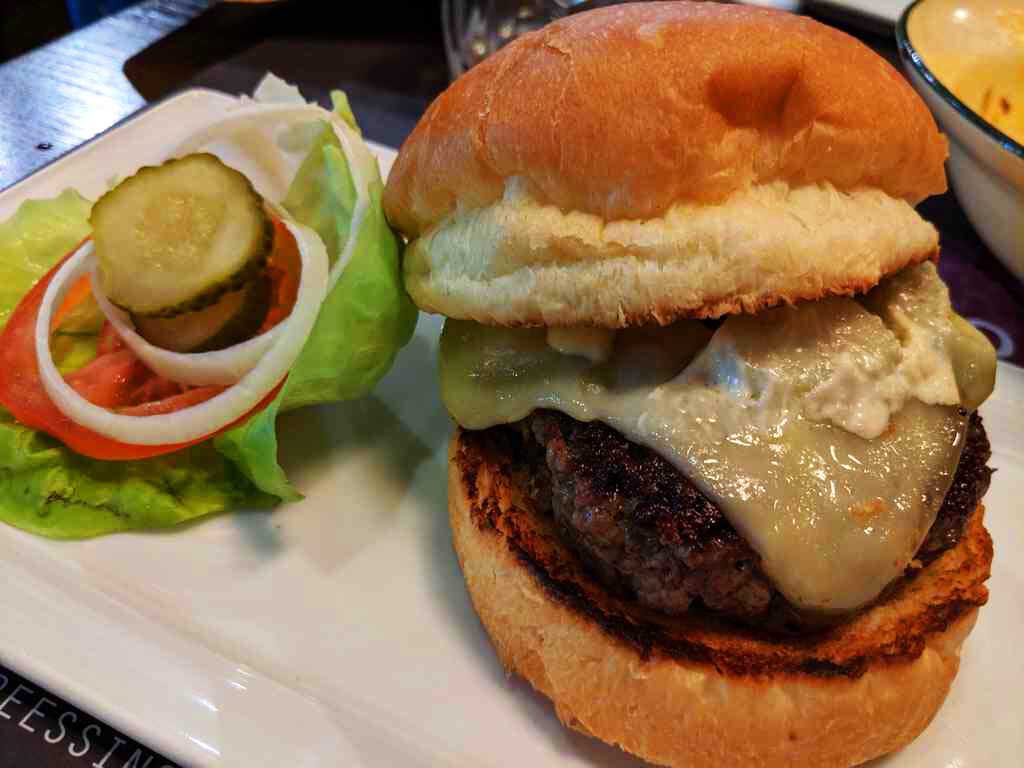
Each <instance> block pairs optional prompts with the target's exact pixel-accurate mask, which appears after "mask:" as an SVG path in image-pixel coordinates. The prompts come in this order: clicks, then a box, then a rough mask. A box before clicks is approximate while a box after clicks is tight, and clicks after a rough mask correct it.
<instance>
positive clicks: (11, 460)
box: [0, 409, 277, 539]
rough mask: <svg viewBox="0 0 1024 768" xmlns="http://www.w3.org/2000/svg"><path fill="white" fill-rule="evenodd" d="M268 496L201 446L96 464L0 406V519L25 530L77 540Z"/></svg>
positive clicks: (174, 521)
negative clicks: (17, 420) (23, 424)
mask: <svg viewBox="0 0 1024 768" xmlns="http://www.w3.org/2000/svg"><path fill="white" fill-rule="evenodd" d="M276 501H277V499H275V498H273V497H271V496H267V495H265V494H262V493H260V492H259V491H257V490H256V489H255V488H253V486H252V484H251V483H250V482H249V481H248V480H247V479H246V478H245V477H244V476H243V475H242V474H241V472H239V471H238V469H237V468H236V467H235V466H234V465H233V464H232V463H231V462H230V461H228V460H226V459H225V458H223V457H222V456H220V455H219V454H218V453H217V451H216V450H214V448H213V446H212V445H210V444H209V443H204V444H201V445H198V446H195V447H194V448H190V449H188V450H185V451H179V452H177V453H173V454H170V455H168V456H162V457H158V458H153V459H146V460H144V461H128V462H114V461H96V460H95V459H88V458H85V457H83V456H79V455H78V454H76V453H74V452H73V451H70V450H69V449H67V448H65V447H64V446H63V445H61V444H60V443H59V442H58V441H56V440H54V439H53V438H51V437H49V436H48V435H45V434H43V433H42V432H36V431H35V430H33V429H29V428H28V427H23V426H21V425H20V424H18V423H17V422H15V421H14V419H13V418H12V417H11V415H10V414H9V413H8V412H7V411H5V410H3V409H0V518H2V519H3V520H4V522H6V523H9V524H11V525H14V526H17V527H18V528H22V529H24V530H27V531H31V532H32V533H37V534H41V535H43V536H49V537H51V538H59V539H81V538H87V537H90V536H100V535H103V534H108V533H115V532H117V531H130V530H149V529H156V528H168V527H170V526H174V525H178V524H180V523H183V522H186V521H188V520H192V519H194V518H197V517H202V516H205V515H209V514H213V513H215V512H224V511H228V510H231V509H237V508H239V507H265V506H269V505H270V504H272V503H274V502H276Z"/></svg>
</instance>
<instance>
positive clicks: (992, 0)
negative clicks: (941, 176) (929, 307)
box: [896, 0, 1024, 280]
mask: <svg viewBox="0 0 1024 768" xmlns="http://www.w3.org/2000/svg"><path fill="white" fill-rule="evenodd" d="M1019 2H1020V0H917V2H915V3H914V4H913V5H911V6H910V7H909V8H907V9H906V11H904V13H903V16H902V17H901V18H900V20H899V23H898V24H897V26H896V38H897V42H898V44H899V52H900V59H901V60H902V62H903V67H904V69H905V70H906V72H907V75H908V77H909V78H910V82H911V83H912V84H913V86H914V88H915V89H916V90H917V92H918V93H919V94H921V96H922V97H923V98H924V100H925V102H926V103H927V104H928V106H929V108H930V109H931V110H932V112H933V113H934V114H935V116H936V119H937V120H938V122H939V125H940V126H941V128H942V130H943V131H944V132H945V134H946V135H947V137H948V138H949V165H948V169H949V176H950V181H951V183H952V186H953V191H954V192H955V193H956V196H957V199H958V200H959V201H960V205H961V206H962V207H963V209H964V211H965V212H966V213H967V217H968V218H969V219H970V221H971V223H972V224H973V225H974V228H975V229H976V230H977V231H978V233H979V234H980V235H981V238H982V239H983V240H984V241H985V243H986V244H987V245H988V246H989V248H991V249H992V251H993V252H994V253H995V254H996V256H998V257H999V259H1000V260H1001V261H1002V262H1003V263H1004V264H1006V266H1007V267H1009V268H1010V270H1011V271H1012V272H1013V273H1014V274H1015V275H1017V277H1018V278H1020V279H1021V280H1024V146H1022V145H1021V144H1020V143H1019V142H1018V141H1015V140H1014V139H1013V138H1011V137H1010V136H1008V135H1006V134H1005V133H1003V132H1002V131H1001V130H999V129H998V128H996V127H995V126H994V125H992V123H990V122H988V121H987V120H985V119H984V118H983V117H982V116H981V114H979V112H978V111H975V110H974V109H972V108H971V107H969V106H967V104H965V103H964V101H972V103H974V102H975V101H976V99H973V100H972V97H975V96H977V94H976V93H971V89H972V88H977V87H982V88H983V89H989V90H990V91H991V94H990V98H995V99H999V98H1001V96H1000V89H1004V90H1005V89H1009V88H1012V89H1015V90H1016V84H1017V83H1019V80H1017V83H1015V82H1014V81H1013V79H1014V78H1019V77H1020V74H1019V72H1020V69H1021V68H1024V50H1021V48H1019V47H1018V48H1014V47H1013V46H1014V40H1016V45H1018V46H1020V45H1024V27H1022V29H1021V30H1020V31H1019V37H1015V36H1016V35H1017V34H1018V31H1017V30H1013V29H1008V28H1007V24H1006V19H1007V17H1008V10H1009V14H1014V15H1015V14H1017V13H1020V9H1021V6H1020V4H1019ZM1012 9H1016V10H1012ZM1018 18H1019V21H1020V22H1024V14H1022V15H1021V16H1020V17H1018ZM1014 21H1017V18H1015V19H1014ZM1018 60H1020V61H1021V62H1022V63H1020V64H1017V63H1015V62H1016V61H1018ZM979 78H980V79H981V80H983V81H984V82H983V83H981V84H980V85H979V82H976V81H978V80H979ZM989 81H991V82H989ZM1019 90H1020V91H1021V93H1020V98H1018V99H1015V100H1014V101H1015V103H1014V106H1013V108H1014V109H1016V110H1024V103H1022V102H1024V88H1022V89H1019ZM953 91H956V92H957V93H958V94H959V95H960V96H961V97H963V98H964V101H961V99H960V98H958V97H957V96H955V95H953Z"/></svg>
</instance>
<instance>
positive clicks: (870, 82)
mask: <svg viewBox="0 0 1024 768" xmlns="http://www.w3.org/2000/svg"><path fill="white" fill-rule="evenodd" d="M945 156H946V142H945V140H944V139H943V138H942V136H941V135H940V134H939V133H938V131H937V129H936V126H935V123H934V121H933V119H932V117H931V115H930V114H929V112H928V110H927V109H926V107H925V106H924V104H923V103H922V102H921V101H920V100H919V99H918V97H917V96H916V95H915V94H914V92H913V90H912V89H911V88H910V86H909V85H908V84H907V83H906V82H905V81H904V80H903V79H902V78H901V77H900V75H899V74H898V73H897V72H895V71H894V70H893V69H892V67H890V66H889V64H887V63H886V62H885V61H884V60H883V59H881V58H880V57H879V56H877V55H876V54H874V53H873V52H872V51H870V50H869V49H868V48H866V47H865V46H864V45H862V44H861V43H859V42H858V41H856V40H855V39H853V38H851V37H849V36H848V35H845V34H843V33H842V32H839V31H837V30H834V29H831V28H829V27H826V26H824V25H822V24H819V23H817V22H814V21H812V20H810V19H807V18H802V17H798V16H794V15H791V14H785V13H778V12H773V11H767V10H763V9H757V8H748V7H739V6H722V5H716V4H711V3H702V4H693V3H686V2H671V3H641V4H627V5H622V6H613V7H610V8H604V9H598V10H594V11H590V12H587V13H582V14H577V15H573V16H571V17H568V18H567V19H564V20H562V21H559V22H556V23H553V24H550V25H549V26H547V27H544V28H543V29H541V30H539V31H537V32H535V33H532V34H528V35H525V36H524V37H522V38H520V39H518V40H516V41H514V42H513V43H511V44H510V45H508V46H506V47H505V48H503V49H502V50H501V51H499V52H498V53H496V54H495V55H494V56H492V57H491V58H489V59H487V60H485V61H484V62H483V63H481V64H479V65H477V66H476V67H474V68H473V69H472V70H471V71H470V72H468V73H467V74H466V75H464V76H463V77H462V78H460V79H459V80H458V81H456V82H455V83H454V84H453V85H452V86H451V87H450V88H449V89H448V90H447V91H446V92H445V93H443V94H442V95H441V96H440V97H439V98H438V99H437V100H436V101H435V102H434V103H433V104H432V105H431V107H430V108H429V109H428V110H427V112H426V114H425V115H424V116H423V118H422V119H421V121H420V123H419V124H418V125H417V127H416V129H415V130H414V131H413V133H412V134H411V135H410V136H409V138H408V139H407V140H406V142H405V144H404V145H403V147H402V150H401V152H400V154H399V157H398V159H397V161H396V163H395V165H394V168H393V169H392V171H391V175H390V177H389V179H388V185H387V189H386V191H385V194H384V206H385V210H386V212H387V215H388V217H389V219H390V221H391V222H392V224H394V225H395V226H396V227H397V228H398V229H400V230H401V231H402V232H403V233H404V234H406V235H407V236H408V237H409V238H410V239H413V240H415V239H416V238H420V241H419V242H414V243H413V248H412V250H411V251H410V253H409V256H408V258H407V265H406V266H407V270H406V278H407V284H408V286H409V288H410V290H411V291H412V293H413V297H414V298H415V299H416V300H417V302H418V303H419V304H420V305H421V306H422V307H423V308H425V309H428V310H433V311H438V312H443V313H445V314H449V315H452V316H457V317H471V318H475V319H478V320H482V321H485V322H495V323H503V324H532V325H538V324H548V325H571V324H577V323H586V324H592V325H608V326H615V327H619V326H623V325H628V324H635V323H640V322H650V321H652V320H653V321H657V322H670V321H671V320H673V319H675V318H677V317H681V316H714V315H718V314H723V313H725V312H734V311H756V310H757V309H759V308H760V307H762V306H766V305H770V304H774V303H778V302H779V301H796V300H799V299H811V298H816V297H818V296H822V295H827V294H829V293H848V292H850V291H853V290H859V289H863V288H865V287H870V285H873V284H874V282H877V280H878V279H880V277H881V276H882V275H884V274H887V273H889V272H892V271H895V270H896V269H899V268H900V267H902V266H905V265H906V264H909V263H913V262H915V261H920V260H921V259H924V258H927V257H929V256H932V255H934V253H935V251H936V248H937V236H936V233H935V231H934V229H933V228H932V227H930V225H928V224H926V223H925V222H923V221H922V220H921V219H920V218H919V217H918V216H917V214H916V213H915V212H914V211H913V209H912V207H911V205H912V204H914V203H916V202H918V201H920V200H921V199H922V198H924V197H926V196H928V195H930V194H934V193H938V192H942V191H944V190H945V188H946V182H945V175H944V172H943V161H944V158H945ZM751 212H753V213H754V215H756V214H757V213H758V212H761V213H762V214H764V215H762V216H761V217H760V218H761V219H765V220H767V219H771V221H767V223H765V222H762V221H758V222H756V224H747V225H744V223H743V222H742V221H741V220H740V219H742V218H743V217H744V216H745V215H747V214H749V213H751ZM769 213H770V214H773V215H772V216H768V214H769ZM775 214H779V215H775ZM695 216H696V220H694V219H695ZM773 222H774V223H773ZM837 222H838V223H837ZM776 224H777V226H776ZM822 226H825V228H826V230H827V231H825V232H821V231H820V229H821V227H822ZM837 251H842V252H843V253H842V254H841V256H840V259H841V263H840V264H838V265H837V264H835V263H834V262H835V256H836V252H837ZM574 286H575V287H574ZM616 286H619V287H618V289H617V290H616ZM604 289H610V290H611V293H606V295H605V296H604V297H603V298H602V299H595V298H593V296H592V291H594V290H604Z"/></svg>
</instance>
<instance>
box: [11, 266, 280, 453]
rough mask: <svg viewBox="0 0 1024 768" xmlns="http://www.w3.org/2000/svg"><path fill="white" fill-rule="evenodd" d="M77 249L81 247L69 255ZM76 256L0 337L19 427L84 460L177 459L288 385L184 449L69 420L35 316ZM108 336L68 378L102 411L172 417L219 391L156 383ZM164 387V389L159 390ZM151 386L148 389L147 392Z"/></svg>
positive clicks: (24, 304) (22, 306) (46, 279)
mask: <svg viewBox="0 0 1024 768" xmlns="http://www.w3.org/2000/svg"><path fill="white" fill-rule="evenodd" d="M75 250H77V246H76V248H75V249H73V250H72V251H71V253H74V251H75ZM71 253H69V254H68V255H67V256H65V257H64V258H63V259H61V261H60V263H59V264H57V265H56V266H55V267H54V268H53V269H51V270H50V271H49V272H48V273H47V274H46V275H45V276H43V277H42V278H41V279H40V280H39V282H37V283H36V284H35V285H34V286H33V287H32V290H30V291H29V292H28V293H27V294H25V297H24V298H23V299H22V300H21V302H20V303H19V304H18V306H17V307H16V308H15V309H14V312H13V313H12V314H11V316H10V318H9V319H8V321H7V325H6V326H5V327H4V329H3V333H2V334H0V404H3V405H4V407H6V408H7V409H8V410H9V411H10V412H11V414H12V415H13V416H14V418H15V419H17V420H18V421H19V422H20V423H22V424H24V425H25V426H27V427H32V428H33V429H38V430H40V431H42V432H46V433H47V434H49V435H52V436H53V437H55V438H57V439H58V440H60V441H61V442H62V443H64V444H65V445H66V446H68V447H69V448H70V449H71V450H73V451H75V452H76V453H80V454H82V455H84V456H89V457H91V458H94V459H106V460H111V461H128V460H134V459H144V458H148V457H151V456H160V455H162V454H166V453H172V452H174V451H179V450H181V449H183V448H187V447H188V446H190V445H195V444H197V443H200V442H203V441H204V440H207V439H209V438H211V437H213V436H214V435H216V434H219V433H220V432H223V431H225V430H228V429H231V428H232V427H234V426H236V425H237V424H240V423H241V422H243V421H245V420H246V419H247V418H249V416H250V415H252V414H253V413H256V412H258V411H260V410H262V409H263V408H265V407H266V406H267V405H268V404H270V402H271V401H273V399H274V398H275V397H277V393H278V392H279V391H280V389H281V386H282V385H283V384H284V381H283V380H282V381H281V382H280V383H279V384H278V385H277V386H276V387H274V389H273V390H272V391H270V392H269V393H267V395H266V396H265V397H264V398H263V399H262V400H261V401H260V402H259V403H258V404H257V405H256V407H255V408H253V409H252V410H251V411H249V412H248V413H246V414H245V415H244V416H242V417H241V418H239V419H237V420H235V421H234V422H232V423H231V424H228V425H227V426H225V427H223V428H222V429H220V430H216V431H214V432H211V433H210V434H209V435H206V436H204V437H201V438H199V439H197V440H193V441H190V442H187V443H168V444H165V445H132V444H130V443H122V442H119V441H117V440H112V439H110V438H109V437H105V436H104V435H101V434H99V433H97V432H94V431H92V430H91V429H88V428H87V427H83V426H82V425H80V424H78V423H76V422H75V421H73V420H71V419H70V418H69V417H68V416H67V415H65V414H64V413H63V412H62V411H61V410H60V409H59V408H57V406H56V405H54V404H53V401H52V400H50V397H49V395H47V394H46V390H45V389H44V388H43V382H42V379H41V378H40V376H39V364H38V360H37V359H36V348H35V328H36V317H37V316H38V314H39V307H40V305H41V304H42V301H43V296H44V295H45V293H46V288H47V286H49V284H50V282H51V281H52V280H53V276H54V275H55V274H56V273H57V270H59V269H60V268H61V266H63V264H64V262H65V261H67V259H68V258H70V256H71ZM76 287H77V286H76ZM72 290H75V289H74V288H73V289H72ZM79 299H80V297H79ZM108 325H109V324H108ZM104 331H105V333H102V334H101V337H100V343H99V356H98V357H97V358H96V359H95V360H93V362H91V363H89V364H88V365H86V366H84V367H83V368H82V369H80V370H79V371H76V372H75V373H74V374H72V375H71V376H69V377H68V381H69V383H70V384H71V386H73V387H74V388H75V389H76V390H77V391H78V392H79V393H80V394H82V395H83V396H84V397H86V398H87V399H88V400H90V401H92V402H95V403H97V404H98V405H104V406H106V407H115V408H118V410H119V411H120V412H122V413H130V414H133V415H139V416H148V415H155V414H158V413H173V412H175V411H177V410H181V409H182V408H186V407H189V406H191V405H196V404H197V403H198V402H202V401H203V400H207V399H209V398H211V397H213V396H214V395H216V394H217V393H218V392H220V391H221V388H220V387H197V388H195V389H191V390H187V391H185V392H182V391H181V388H180V387H179V386H178V385H173V383H172V382H168V383H169V384H172V385H173V387H177V390H178V391H174V390H173V389H170V390H169V389H167V388H166V387H165V385H161V384H158V383H154V379H159V377H157V376H156V375H155V374H153V373H152V372H151V371H149V369H148V368H146V367H145V366H144V365H142V364H141V362H139V361H138V359H137V358H135V355H134V353H132V352H131V351H130V350H128V349H127V348H125V347H124V346H123V344H122V343H121V342H120V339H119V338H118V337H117V335H116V334H112V333H110V332H108V331H107V329H106V328H105V329H104ZM140 371H141V373H140ZM142 374H145V375H142ZM164 381H165V380H164ZM161 386H164V387H165V388H164V389H163V390H161V389H160V387H161ZM147 387H149V388H150V389H149V390H147V389H146V388H147ZM149 395H155V396H157V397H160V398H161V399H159V400H157V401H155V402H145V401H143V400H140V399H139V398H142V397H147V396H149ZM124 406H127V407H124ZM139 409H141V410H139Z"/></svg>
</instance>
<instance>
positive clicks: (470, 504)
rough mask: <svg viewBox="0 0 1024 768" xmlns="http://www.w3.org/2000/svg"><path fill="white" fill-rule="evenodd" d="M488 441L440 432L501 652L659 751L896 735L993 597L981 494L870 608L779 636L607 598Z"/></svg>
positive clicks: (940, 683)
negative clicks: (827, 625) (950, 539)
mask: <svg viewBox="0 0 1024 768" xmlns="http://www.w3.org/2000/svg"><path fill="white" fill-rule="evenodd" d="M500 451H501V447H500V445H499V444H497V443H491V442H489V441H488V439H487V433H486V432H466V431H462V430H457V431H456V433H455V436H454V437H453V439H452V442H451V446H450V452H449V486H448V490H449V502H448V503H449V516H450V523H451V529H452V532H453V539H454V545H455V550H456V553H457V555H458V559H459V563H460V565H461V566H462V570H463V574H464V576H465V580H466V585H467V587H468V589H469V594H470V597H471V599H472V602H473V606H474V608H475V609H476V612H477V614H478V615H479V616H480V619H481V621H482V623H483V625H484V627H485V629H486V630H487V632H488V634H489V635H490V637H491V640H492V642H493V644H494V647H495V648H496V650H497V653H498V656H499V657H500V659H501V661H502V663H503V664H504V666H505V668H506V669H507V670H508V671H509V673H510V674H511V673H515V674H519V675H521V676H523V677H524V678H525V679H526V680H528V681H529V682H530V683H531V684H532V685H533V686H534V688H536V689H537V690H538V691H540V692H541V693H542V694H544V695H545V696H547V697H548V698H549V699H551V700H552V701H553V703H554V705H555V711H556V712H557V714H558V717H559V718H560V719H561V720H562V722H563V723H565V724H566V725H568V726H570V727H572V728H575V729H577V730H579V731H582V732H584V733H587V734H590V735H592V736H595V737H597V738H599V739H601V740H603V741H606V742H608V743H610V744H614V745H617V746H619V747H621V748H622V749H624V750H626V751H627V752H631V753H633V754H635V755H637V756H639V757H643V758H645V759H646V760H649V761H651V762H652V763H656V764H659V765H677V766H687V767H688V768H711V767H712V766H714V767H715V768H729V766H752V765H757V766H762V767H763V768H771V767H772V766H795V765H799V766H844V767H845V766H852V765H857V764H859V763H862V762H864V761H867V760H870V759H872V758H875V757H878V756H880V755H884V754H887V753H889V752H892V751H894V750H897V749H899V748H901V747H903V746H905V745H906V744H908V743H909V742H910V741H912V740H913V739H914V738H915V737H916V736H917V735H918V734H919V733H920V732H921V731H923V730H924V728H925V727H926V726H927V725H928V723H929V722H930V721H931V719H932V717H933V716H934V715H935V713H936V712H937V711H938V709H939V707H940V706H941V705H942V702H943V700H944V699H945V697H946V694H947V692H948V690H949V687H950V684H951V683H952V681H953V678H954V677H955V675H956V672H957V668H958V667H959V663H960V648H961V645H962V643H963V641H964V639H965V638H966V637H967V635H968V634H969V633H970V631H971V629H972V627H973V626H974V622H975V619H976V617H977V609H978V606H980V605H983V604H984V603H985V602H986V600H987V597H988V592H987V590H986V588H985V585H984V582H985V580H986V579H987V578H988V576H989V570H990V567H991V562H992V541H991V539H990V538H989V535H988V532H987V531H986V530H985V528H984V526H983V514H984V510H983V508H982V507H981V506H980V505H979V507H978V508H977V509H976V510H975V512H974V513H973V515H972V516H971V519H970V521H969V522H968V524H967V527H966V529H965V531H964V535H963V537H962V538H961V540H960V543H959V544H958V545H957V546H956V547H954V548H953V549H951V550H948V551H947V552H945V553H944V554H942V555H941V556H940V557H939V558H937V559H936V560H934V561H932V562H931V563H930V564H928V565H927V566H925V567H924V568H922V569H921V570H920V571H918V572H917V574H916V575H915V576H913V577H912V578H909V579H907V580H905V581H904V582H903V583H902V584H900V585H899V586H898V587H897V588H895V590H893V591H892V592H890V593H889V594H888V595H887V596H885V597H883V599H882V600H881V602H879V603H878V604H876V605H875V606H874V607H873V608H871V609H869V610H867V611H866V612H864V613H862V614H860V615H859V616H857V617H856V618H854V619H853V620H852V621H850V622H848V623H846V624H843V625H841V626H840V627H837V628H835V629H832V630H829V631H827V632H825V633H823V634H818V635H812V636H802V637H799V638H789V639H787V638H780V637H778V636H768V635H762V634H759V633H758V632H757V631H756V630H753V629H741V628H738V627H736V626H733V625H728V624H725V623H722V622H719V621H717V620H715V619H712V618H710V617H708V616H706V615H699V614H698V615H694V614H687V615H685V616H682V617H677V618H668V617H664V616H659V615H658V614H654V613H652V612H649V611H646V610H644V609H642V608H640V607H639V606H637V605H636V604H634V603H630V602H627V601H624V600H621V599H618V598H616V597H614V596H612V595H611V594H609V593H608V592H607V591H605V590H604V589H603V588H602V587H601V586H600V585H599V584H598V583H597V582H595V581H594V580H593V579H591V578H590V577H589V576H588V575H587V573H586V572H585V571H584V570H583V568H582V567H581V566H580V564H579V562H578V561H577V560H576V558H575V557H574V556H573V555H572V554H571V553H570V552H569V551H568V550H567V549H565V547H564V546H563V545H562V544H561V543H560V541H559V539H558V537H557V535H556V533H555V532H554V530H553V528H552V524H551V522H550V520H549V519H547V518H545V517H543V516H542V515H539V514H536V513H535V512H534V510H533V509H532V507H531V504H530V502H529V500H528V498H527V496H526V494H524V493H520V491H519V488H518V485H517V483H518V482H521V479H519V478H517V477H516V476H515V475H514V473H513V471H512V470H511V469H510V467H511V466H513V464H514V462H512V461H510V458H512V457H508V456H503V455H502V454H501V452H500Z"/></svg>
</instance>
